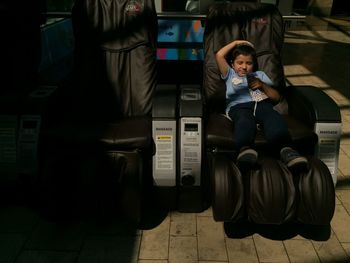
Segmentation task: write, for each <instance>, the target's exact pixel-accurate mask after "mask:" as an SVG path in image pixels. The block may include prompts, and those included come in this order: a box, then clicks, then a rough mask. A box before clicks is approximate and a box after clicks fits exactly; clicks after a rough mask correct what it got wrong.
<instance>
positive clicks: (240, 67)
mask: <svg viewBox="0 0 350 263" xmlns="http://www.w3.org/2000/svg"><path fill="white" fill-rule="evenodd" d="M253 66H254V65H253V57H252V56H251V55H238V56H237V57H236V59H235V60H234V61H233V63H232V68H233V69H234V70H235V71H236V72H237V74H238V75H239V76H241V77H243V76H245V75H247V74H248V73H251V72H253Z"/></svg>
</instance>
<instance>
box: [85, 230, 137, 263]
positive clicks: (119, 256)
mask: <svg viewBox="0 0 350 263" xmlns="http://www.w3.org/2000/svg"><path fill="white" fill-rule="evenodd" d="M140 240H141V238H140V237H139V236H135V237H132V236H130V237H126V236H122V237H112V236H95V237H90V238H88V239H87V240H86V241H85V243H84V246H83V249H82V251H81V253H80V257H79V260H78V263H99V262H103V263H116V262H120V263H133V262H135V263H136V262H137V258H138V254H139V248H140Z"/></svg>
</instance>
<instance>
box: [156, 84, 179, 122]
mask: <svg viewBox="0 0 350 263" xmlns="http://www.w3.org/2000/svg"><path fill="white" fill-rule="evenodd" d="M176 115H177V88H176V85H170V84H169V85H167V84H162V85H157V87H156V91H155V95H154V98H153V107H152V117H153V119H155V118H168V119H175V118H176Z"/></svg>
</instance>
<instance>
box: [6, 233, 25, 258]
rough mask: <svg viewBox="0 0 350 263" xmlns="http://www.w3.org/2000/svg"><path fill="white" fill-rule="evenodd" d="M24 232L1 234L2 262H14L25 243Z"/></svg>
mask: <svg viewBox="0 0 350 263" xmlns="http://www.w3.org/2000/svg"><path fill="white" fill-rule="evenodd" d="M25 240H26V236H24V235H23V234H0V262H1V263H12V262H14V260H15V258H16V256H17V255H18V253H19V252H20V250H21V248H22V247H23V245H24V242H25Z"/></svg>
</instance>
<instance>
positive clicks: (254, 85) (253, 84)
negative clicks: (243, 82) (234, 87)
mask: <svg viewBox="0 0 350 263" xmlns="http://www.w3.org/2000/svg"><path fill="white" fill-rule="evenodd" d="M263 87H264V82H262V81H261V80H260V79H259V78H256V77H253V76H252V77H250V78H249V88H251V89H252V90H256V89H263Z"/></svg>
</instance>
